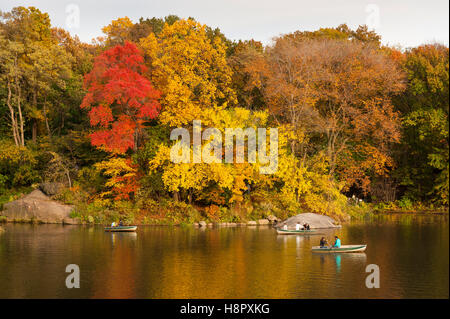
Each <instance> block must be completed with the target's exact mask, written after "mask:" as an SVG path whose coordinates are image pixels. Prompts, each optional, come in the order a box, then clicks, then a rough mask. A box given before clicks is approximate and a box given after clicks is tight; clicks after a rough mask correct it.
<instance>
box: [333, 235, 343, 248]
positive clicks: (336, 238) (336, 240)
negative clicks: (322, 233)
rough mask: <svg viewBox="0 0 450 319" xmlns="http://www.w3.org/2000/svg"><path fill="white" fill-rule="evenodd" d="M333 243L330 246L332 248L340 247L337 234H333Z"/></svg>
mask: <svg viewBox="0 0 450 319" xmlns="http://www.w3.org/2000/svg"><path fill="white" fill-rule="evenodd" d="M334 239H335V240H334V245H333V246H332V248H340V247H341V240H340V239H339V237H338V236H334Z"/></svg>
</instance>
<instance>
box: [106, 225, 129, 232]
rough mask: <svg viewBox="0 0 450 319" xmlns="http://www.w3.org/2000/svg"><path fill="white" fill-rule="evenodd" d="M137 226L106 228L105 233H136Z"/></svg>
mask: <svg viewBox="0 0 450 319" xmlns="http://www.w3.org/2000/svg"><path fill="white" fill-rule="evenodd" d="M136 229H137V226H115V227H105V231H121V232H126V231H136Z"/></svg>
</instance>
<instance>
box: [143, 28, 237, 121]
mask: <svg viewBox="0 0 450 319" xmlns="http://www.w3.org/2000/svg"><path fill="white" fill-rule="evenodd" d="M140 45H141V47H142V48H143V49H144V50H145V54H146V57H147V59H148V64H149V66H150V70H151V79H152V81H153V83H155V85H156V86H157V87H158V89H160V90H161V91H162V92H163V95H162V99H161V105H162V110H161V115H160V117H159V119H160V121H161V123H163V124H167V125H169V126H178V125H185V124H188V123H192V121H193V120H194V119H202V118H204V114H205V112H203V111H204V110H206V109H213V110H218V109H220V108H223V107H227V106H228V105H231V104H234V103H235V101H236V99H235V94H234V91H233V90H232V88H231V69H230V67H229V66H228V64H227V61H226V55H225V50H226V47H225V45H224V43H223V42H222V40H221V39H220V38H219V37H216V38H214V40H213V41H211V40H210V39H209V38H208V35H207V33H206V26H205V25H201V24H200V23H198V22H195V21H193V20H190V19H188V20H178V21H176V22H175V23H173V24H172V25H169V24H165V25H164V28H163V30H162V31H161V33H160V34H159V35H158V36H155V34H153V33H152V34H150V35H149V36H148V37H147V38H144V39H142V40H141V42H140Z"/></svg>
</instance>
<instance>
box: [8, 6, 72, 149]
mask: <svg viewBox="0 0 450 319" xmlns="http://www.w3.org/2000/svg"><path fill="white" fill-rule="evenodd" d="M0 32H1V34H0V60H1V61H2V63H1V65H2V66H1V70H0V79H1V81H2V83H3V84H4V86H5V87H6V88H7V91H8V93H7V97H6V104H7V105H8V108H9V116H10V120H11V127H12V133H13V138H14V140H15V141H16V144H17V145H24V143H25V135H26V130H27V128H28V126H27V124H28V123H31V128H30V129H29V131H31V137H32V140H33V141H36V138H37V135H38V130H39V126H40V125H41V124H44V127H45V129H46V131H47V132H48V134H49V135H50V127H49V120H48V116H47V115H48V108H49V106H50V104H49V103H48V100H49V96H50V95H52V94H53V93H54V90H55V89H56V90H65V88H66V84H67V80H68V79H70V78H71V63H72V56H71V55H70V54H69V53H68V52H67V51H65V50H64V48H62V47H60V46H59V45H58V43H57V41H56V39H55V37H54V36H53V34H52V30H51V25H50V19H49V17H48V14H46V13H42V12H41V11H39V9H36V8H34V7H29V8H25V7H17V8H13V9H12V10H11V12H6V13H2V14H1V23H0Z"/></svg>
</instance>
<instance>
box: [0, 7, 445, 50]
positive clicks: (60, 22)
mask: <svg viewBox="0 0 450 319" xmlns="http://www.w3.org/2000/svg"><path fill="white" fill-rule="evenodd" d="M70 4H74V5H76V6H77V7H78V8H79V13H80V14H79V26H78V27H76V26H75V27H74V26H72V24H71V23H72V22H74V21H75V20H73V19H70V18H71V16H70V12H69V13H67V12H66V10H68V9H69V11H70V8H71V7H70V6H68V5H70ZM20 5H22V6H35V7H38V8H39V9H40V10H41V11H44V12H48V13H49V15H50V18H51V21H52V25H53V26H59V27H63V28H65V29H67V30H69V31H70V32H71V33H72V34H77V35H78V36H79V37H80V39H81V40H82V41H85V42H90V41H91V39H92V38H94V37H97V36H100V35H102V32H101V28H102V27H103V26H105V25H107V24H109V23H110V21H111V20H113V19H117V18H118V17H124V16H128V17H129V18H130V19H132V20H133V21H137V20H138V19H139V17H144V18H147V17H148V18H151V17H164V16H167V15H169V14H176V15H178V16H180V17H181V18H187V17H194V18H195V19H196V20H197V21H199V22H201V23H204V24H207V25H209V26H211V27H219V28H220V30H221V31H222V32H223V33H224V34H225V35H226V36H227V37H228V38H230V39H233V40H238V39H244V40H246V39H251V38H253V39H255V40H259V41H262V42H264V43H266V44H267V43H269V42H270V40H271V39H272V37H274V36H277V35H279V34H282V33H288V32H292V31H295V30H302V31H305V30H309V31H312V30H316V29H318V28H320V27H336V26H338V25H339V24H341V23H347V24H348V25H349V26H350V27H351V28H355V27H357V26H358V25H360V24H369V26H373V27H374V29H375V31H376V32H377V33H379V34H380V35H381V36H382V41H383V44H389V45H400V46H402V47H410V46H417V45H420V44H424V43H431V42H441V43H444V44H446V45H447V46H448V44H449V29H448V28H449V1H448V0H428V1H427V0H147V1H144V0H126V1H125V0H122V1H115V0H68V1H65V0H59V1H56V0H55V1H49V0H40V1H26V0H22V1H11V0H2V2H1V4H0V10H2V11H9V10H11V8H13V7H15V6H20ZM377 11H378V13H379V14H378V15H377ZM71 12H74V11H71ZM377 16H378V18H377ZM68 23H69V24H68Z"/></svg>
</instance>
